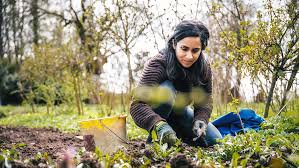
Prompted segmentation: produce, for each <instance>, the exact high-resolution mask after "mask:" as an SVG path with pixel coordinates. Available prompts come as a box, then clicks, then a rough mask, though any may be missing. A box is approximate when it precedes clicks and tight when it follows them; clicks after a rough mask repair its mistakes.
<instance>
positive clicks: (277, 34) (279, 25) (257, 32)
mask: <svg viewBox="0 0 299 168" xmlns="http://www.w3.org/2000/svg"><path fill="white" fill-rule="evenodd" d="M265 10H266V13H265V14H262V12H258V15H257V17H258V25H257V27H256V28H255V29H254V30H253V31H252V33H251V34H250V36H249V40H250V43H249V44H248V45H247V46H245V47H243V48H242V49H241V50H240V53H241V55H242V56H243V58H244V60H246V61H245V64H246V65H247V69H248V70H249V71H250V72H251V75H253V76H254V75H257V74H260V75H263V76H264V77H265V78H266V79H267V78H269V79H270V80H269V81H268V82H269V83H270V88H269V91H268V95H267V100H266V107H265V111H264V117H265V118H266V117H268V114H269V108H270V105H271V103H272V99H273V95H274V90H275V88H276V84H277V81H278V79H283V80H284V79H285V76H286V75H287V74H289V73H290V72H291V74H290V77H289V78H288V79H287V80H288V81H289V82H288V84H287V87H286V89H285V93H284V98H283V99H286V95H287V93H288V91H289V90H290V88H291V85H292V84H293V81H294V79H295V78H296V74H297V72H298V57H299V54H298V51H299V49H298V40H299V32H298V17H299V12H298V8H297V4H296V1H289V2H288V3H287V5H286V6H284V7H280V8H278V9H275V8H274V7H273V5H272V2H271V1H270V0H268V1H267V2H266V3H265ZM265 18H269V20H266V19H265ZM282 102H283V103H282V104H285V100H283V101H282ZM283 106H284V105H282V106H281V108H282V107H283Z"/></svg>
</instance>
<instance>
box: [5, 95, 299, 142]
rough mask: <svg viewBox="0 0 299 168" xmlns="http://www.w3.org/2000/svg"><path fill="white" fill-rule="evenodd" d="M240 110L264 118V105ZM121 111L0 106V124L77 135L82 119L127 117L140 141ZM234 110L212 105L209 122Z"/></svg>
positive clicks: (133, 136) (131, 136) (130, 132)
mask: <svg viewBox="0 0 299 168" xmlns="http://www.w3.org/2000/svg"><path fill="white" fill-rule="evenodd" d="M292 103H295V105H294V104H293V105H292V108H290V110H288V111H287V112H284V113H283V115H291V116H294V117H295V118H298V115H299V114H298V111H299V99H296V100H295V101H294V102H292ZM241 108H252V109H253V110H255V111H256V112H257V114H259V115H260V116H263V109H264V104H263V103H241V104H239V105H238V109H237V110H239V109H241ZM126 109H127V110H126V112H124V111H123V110H122V109H121V107H114V109H111V108H109V107H108V106H106V105H84V113H85V114H84V115H78V114H77V113H76V108H75V107H72V106H66V105H61V106H55V107H54V109H52V110H53V111H54V112H52V113H50V114H47V113H46V111H47V110H46V107H45V106H38V107H37V112H36V113H32V112H31V108H30V107H29V106H27V105H23V106H0V116H1V113H2V114H4V115H5V116H6V117H3V118H0V125H10V126H26V127H31V128H42V127H46V128H49V127H53V128H58V129H59V130H61V131H63V132H78V131H79V130H80V128H79V124H78V123H79V121H81V120H85V119H93V118H100V117H105V116H110V115H112V116H113V115H127V116H128V117H127V134H128V138H129V139H136V138H143V139H145V137H146V136H147V131H145V130H143V129H140V128H138V127H137V126H136V124H135V123H134V121H133V119H132V117H131V116H130V114H129V112H128V108H126ZM231 111H236V108H235V107H233V106H230V105H214V108H213V112H212V116H211V119H210V121H212V120H214V119H215V118H217V117H219V116H220V115H224V114H227V113H228V112H231ZM275 115H276V113H274V112H273V111H270V116H275Z"/></svg>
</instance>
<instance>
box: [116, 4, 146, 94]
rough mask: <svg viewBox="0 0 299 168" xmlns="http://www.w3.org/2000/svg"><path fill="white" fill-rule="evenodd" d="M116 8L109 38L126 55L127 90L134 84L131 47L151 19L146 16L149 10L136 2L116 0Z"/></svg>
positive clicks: (142, 33)
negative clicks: (115, 15) (115, 16)
mask: <svg viewBox="0 0 299 168" xmlns="http://www.w3.org/2000/svg"><path fill="white" fill-rule="evenodd" d="M115 6H116V8H117V22H115V23H114V24H113V26H112V29H111V37H112V38H111V39H112V41H113V42H114V44H115V45H117V46H118V47H119V48H120V49H121V50H122V52H123V53H124V54H125V55H126V57H127V60H128V62H127V67H128V72H129V73H128V74H129V92H130V91H131V89H132V87H133V85H134V78H133V70H132V67H131V64H132V63H131V60H132V58H131V57H132V48H133V47H134V46H135V44H136V42H137V39H139V38H140V37H141V36H144V35H145V31H146V28H148V27H149V25H150V24H151V22H152V19H149V18H148V17H146V15H145V14H146V13H147V14H148V13H149V11H148V9H147V7H146V6H145V5H142V4H138V3H137V2H133V1H132V2H130V1H125V0H118V1H116V3H115Z"/></svg>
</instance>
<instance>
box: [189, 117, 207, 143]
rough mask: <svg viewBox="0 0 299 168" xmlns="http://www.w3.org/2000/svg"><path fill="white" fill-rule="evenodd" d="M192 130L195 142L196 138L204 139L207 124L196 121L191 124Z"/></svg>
mask: <svg viewBox="0 0 299 168" xmlns="http://www.w3.org/2000/svg"><path fill="white" fill-rule="evenodd" d="M192 130H193V132H194V134H195V135H196V138H195V140H196V139H198V138H204V137H205V136H206V130H207V124H206V123H205V122H204V121H201V120H196V121H194V123H193V128H192Z"/></svg>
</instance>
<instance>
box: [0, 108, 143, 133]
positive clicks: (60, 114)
mask: <svg viewBox="0 0 299 168" xmlns="http://www.w3.org/2000/svg"><path fill="white" fill-rule="evenodd" d="M37 111H38V112H36V113H32V112H31V110H30V107H29V106H1V107H0V113H2V114H4V115H5V116H6V117H3V118H0V125H8V126H25V127H30V128H44V127H45V128H49V127H53V128H58V129H59V130H61V131H62V132H78V131H80V127H79V122H80V121H82V120H86V119H94V118H100V117H105V116H108V115H109V114H110V115H127V134H128V138H129V139H132V138H143V139H144V138H145V137H146V136H147V132H146V131H145V130H142V129H139V128H138V127H137V126H136V124H135V123H134V121H133V119H132V117H131V116H130V115H129V113H125V112H120V111H121V110H120V108H116V110H111V109H110V108H108V107H107V106H105V105H102V106H101V105H87V106H85V107H84V111H85V114H84V115H78V114H77V113H76V112H75V109H74V108H73V107H66V106H57V107H55V111H56V112H55V113H50V114H47V113H46V107H43V106H40V107H38V108H37Z"/></svg>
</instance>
